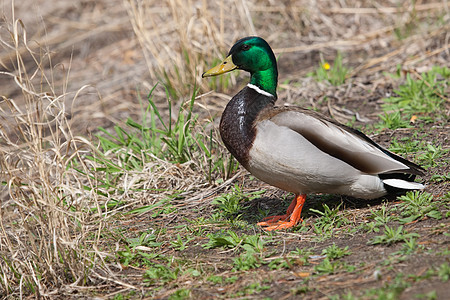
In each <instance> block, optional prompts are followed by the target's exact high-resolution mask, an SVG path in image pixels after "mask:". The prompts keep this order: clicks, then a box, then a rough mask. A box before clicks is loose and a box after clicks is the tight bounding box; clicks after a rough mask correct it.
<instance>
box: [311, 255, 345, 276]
mask: <svg viewBox="0 0 450 300" xmlns="http://www.w3.org/2000/svg"><path fill="white" fill-rule="evenodd" d="M339 268H340V263H339V262H338V261H336V262H332V261H331V260H330V259H329V258H328V257H326V258H324V260H323V261H322V262H321V263H320V264H318V265H317V266H315V267H314V271H316V272H317V273H318V274H333V273H335V272H336V271H337V270H338V269H339Z"/></svg>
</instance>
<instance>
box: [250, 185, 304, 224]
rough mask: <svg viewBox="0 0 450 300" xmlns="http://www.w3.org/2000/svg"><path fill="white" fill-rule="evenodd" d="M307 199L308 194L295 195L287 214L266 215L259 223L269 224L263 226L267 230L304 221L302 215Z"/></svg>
mask: <svg viewBox="0 0 450 300" xmlns="http://www.w3.org/2000/svg"><path fill="white" fill-rule="evenodd" d="M305 200H306V195H304V194H303V195H295V197H294V199H293V200H292V202H291V204H290V205H289V208H288V210H287V212H286V214H285V215H281V216H271V217H266V218H264V219H263V222H259V223H258V225H259V226H267V227H263V229H264V230H267V231H272V230H280V229H286V228H292V227H294V226H295V225H297V224H298V223H299V222H300V221H302V218H301V217H300V215H301V213H302V208H303V204H304V203H305Z"/></svg>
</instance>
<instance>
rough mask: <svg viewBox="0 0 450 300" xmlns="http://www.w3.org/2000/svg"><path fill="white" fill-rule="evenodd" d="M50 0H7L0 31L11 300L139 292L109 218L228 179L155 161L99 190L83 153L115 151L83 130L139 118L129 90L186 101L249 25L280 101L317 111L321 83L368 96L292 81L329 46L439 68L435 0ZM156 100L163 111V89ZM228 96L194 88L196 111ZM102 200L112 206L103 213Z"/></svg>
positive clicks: (2, 175)
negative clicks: (276, 66) (262, 44)
mask: <svg viewBox="0 0 450 300" xmlns="http://www.w3.org/2000/svg"><path fill="white" fill-rule="evenodd" d="M53 2H54V1H44V2H42V3H36V2H35V1H31V0H23V1H21V2H20V3H18V2H17V3H14V2H11V5H12V6H15V7H16V8H15V9H11V8H7V6H8V5H10V4H5V11H4V13H5V15H6V16H5V18H4V22H3V23H2V26H1V28H0V44H1V52H0V66H1V71H0V88H1V93H2V94H1V97H2V98H1V100H0V167H1V171H0V183H1V189H0V197H1V206H0V294H4V295H5V294H6V295H9V296H10V297H11V298H15V297H25V296H27V295H35V296H36V297H45V298H52V297H58V296H61V295H73V294H74V293H75V292H80V291H81V293H83V290H82V289H85V291H86V293H89V292H92V291H96V292H97V293H100V294H102V295H105V294H108V293H109V292H111V293H114V292H115V291H118V290H120V289H122V288H123V289H138V290H139V289H142V290H144V289H145V286H144V284H143V283H142V282H141V281H139V280H141V279H142V278H141V277H139V276H140V275H139V276H138V278H139V280H134V279H127V278H126V277H125V278H123V277H122V275H123V273H121V272H122V271H123V269H122V266H121V265H120V263H119V262H118V261H117V259H116V252H117V249H118V248H119V247H120V246H119V242H117V246H116V245H114V244H113V245H111V244H108V238H107V237H106V238H105V235H107V233H108V232H111V231H114V230H115V229H116V228H118V227H120V224H116V223H115V222H114V221H115V220H116V218H119V220H121V221H122V222H123V218H122V217H121V214H122V213H123V212H126V211H128V210H130V209H132V208H138V207H142V206H145V205H152V204H155V203H158V201H160V200H161V199H164V198H165V197H167V196H170V195H173V191H181V192H182V194H181V196H182V197H184V198H182V199H183V200H179V201H178V202H174V204H175V205H177V206H178V207H190V208H192V206H198V205H201V204H204V203H209V199H207V197H209V196H211V195H213V194H214V193H216V192H218V191H221V189H224V188H228V187H229V186H230V184H231V183H232V182H233V179H235V178H236V177H234V178H232V179H231V180H229V181H226V182H224V183H223V184H222V185H219V186H216V187H214V186H212V185H209V184H208V183H207V181H206V180H205V177H204V174H203V173H202V172H199V171H198V170H194V169H193V168H191V167H190V165H189V164H185V165H175V164H170V163H168V162H166V161H161V160H159V159H157V158H154V160H152V161H150V162H148V163H146V164H145V165H144V166H143V168H142V170H140V171H137V170H136V171H128V172H126V173H123V174H119V175H120V176H117V177H116V178H115V181H114V186H115V188H112V187H111V186H106V187H105V186H104V185H103V183H104V181H105V180H106V179H105V178H106V177H107V175H108V174H105V173H104V172H102V171H98V170H97V168H98V167H101V166H102V165H101V163H98V161H96V160H95V159H88V158H87V156H88V155H91V156H94V157H97V158H99V159H100V157H101V158H102V159H105V158H106V159H109V160H111V161H113V162H115V163H119V162H120V159H119V158H120V155H121V153H123V152H125V151H127V149H121V150H120V151H123V152H120V151H118V152H117V153H106V154H104V156H103V154H99V153H98V150H97V147H98V145H95V144H93V143H94V142H93V140H94V139H91V138H90V137H86V136H89V134H90V132H91V131H95V130H96V128H97V127H98V126H99V125H102V126H105V127H107V128H108V129H110V128H111V125H112V124H116V123H120V122H122V121H123V120H124V119H125V118H126V117H127V116H133V117H136V116H137V115H139V113H138V112H139V109H140V108H139V103H138V101H137V100H136V98H137V95H136V94H137V92H136V86H137V85H139V86H140V89H142V94H144V95H145V94H146V93H147V91H148V90H150V88H151V87H152V86H153V85H154V84H155V82H157V81H162V82H163V83H164V84H166V85H167V86H169V87H171V88H172V89H173V90H174V92H175V93H174V94H173V95H175V94H176V95H179V96H180V95H181V96H182V97H186V96H187V95H190V94H191V93H192V90H193V87H194V86H197V87H200V88H201V89H202V91H204V92H206V91H208V90H209V89H210V88H209V85H208V84H210V83H208V82H207V81H205V80H201V78H200V77H201V73H202V72H203V71H205V69H207V68H208V67H211V64H213V63H214V61H217V58H222V56H223V55H224V54H225V53H226V51H228V48H229V47H230V46H231V45H232V44H233V42H234V41H235V40H236V39H237V38H240V37H242V36H246V35H250V34H258V35H262V36H264V37H265V38H266V39H267V40H268V41H269V42H270V43H271V44H273V45H274V48H275V52H276V53H277V54H279V55H280V68H281V69H283V70H285V72H283V73H282V74H281V76H282V78H281V80H280V81H281V82H283V81H284V80H290V81H291V82H293V83H295V84H292V85H291V84H282V90H281V91H280V94H279V96H280V99H283V100H281V101H285V102H288V103H293V102H298V101H299V100H298V99H299V98H301V99H304V98H307V99H308V100H307V101H310V102H311V104H312V106H316V105H318V106H320V104H316V103H315V102H314V101H315V100H321V99H323V97H324V96H326V94H327V91H328V95H331V94H332V95H336V96H337V97H341V96H342V97H341V98H342V99H345V98H346V97H350V96H349V94H350V93H351V92H349V90H351V89H352V90H356V91H358V92H360V91H361V90H362V91H363V92H364V91H366V90H365V87H364V86H363V84H362V83H361V81H362V80H361V81H355V82H356V83H355V84H354V85H352V84H353V83H352V82H351V83H349V84H348V85H346V86H344V87H339V88H336V89H335V90H326V89H327V88H329V87H325V86H323V85H321V84H320V83H314V82H312V81H311V79H310V78H308V79H303V77H304V75H305V74H306V73H307V72H308V71H310V70H312V69H313V68H315V67H316V66H317V63H318V57H319V51H320V53H321V54H322V55H324V57H325V58H326V59H332V58H333V57H334V55H335V52H336V50H341V51H343V52H344V53H348V55H347V56H346V61H345V63H346V64H348V65H351V66H352V67H353V68H354V74H358V75H360V76H364V79H366V78H375V80H374V81H377V80H378V81H379V80H380V78H379V77H377V75H374V74H378V73H380V72H381V71H389V72H393V71H395V69H396V65H397V64H399V63H401V64H402V65H403V66H404V67H405V68H416V67H427V66H428V65H430V64H438V65H439V64H440V65H447V66H449V63H448V57H449V56H450V54H449V39H450V37H449V32H450V26H449V23H450V21H449V14H448V4H447V2H446V1H443V2H419V1H417V3H416V5H412V4H411V2H409V1H405V2H404V3H403V4H402V5H398V4H397V2H396V1H381V2H376V3H374V2H373V1H347V2H346V3H347V6H346V7H343V6H341V5H340V4H338V3H331V4H330V2H329V1H298V2H294V1H281V0H279V1H272V2H270V4H267V3H266V2H265V1H239V0H230V1H226V2H224V1H217V2H211V1H187V0H167V1H162V2H161V1H152V0H149V1H133V0H130V1H127V0H125V1H123V2H122V1H118V0H116V1H93V2H89V1H87V2H80V3H78V2H77V3H75V4H74V3H73V2H72V1H56V2H54V3H53ZM29 7H33V8H36V7H38V8H39V9H36V10H34V9H29ZM180 7H183V8H184V9H179V8H180ZM11 12H12V13H11ZM445 12H447V14H445ZM41 16H42V21H40V20H39V18H40V17H41ZM427 19H429V20H431V21H429V22H428V21H427ZM36 20H37V21H36ZM44 25H45V26H44ZM133 33H134V35H133ZM400 37H401V38H400ZM427 60H429V61H430V62H427ZM293 61H295V62H296V64H293V63H292V62H293ZM237 76H242V75H233V77H231V78H230V79H229V80H231V81H232V82H233V83H235V80H236V77H237ZM378 84H379V83H378V82H376V83H375V84H374V89H375V88H376V87H377V85H378ZM380 84H381V83H380ZM363 92H361V94H363ZM155 97H156V101H157V102H158V103H159V104H160V106H161V107H164V106H163V105H165V101H166V99H165V91H164V89H163V88H162V87H161V88H159V89H157V90H156V91H155ZM182 97H181V98H182ZM228 98H229V97H228V96H226V95H222V94H219V93H211V94H208V95H207V96H203V97H200V98H199V99H198V102H196V105H197V107H196V112H198V113H199V114H200V115H201V116H202V117H205V118H212V117H213V116H215V115H217V114H218V112H220V111H221V110H222V108H223V106H224V102H226V101H225V100H226V99H228ZM175 100H178V99H175ZM302 101H303V100H302ZM305 101H306V100H305ZM179 102H180V103H181V102H182V101H179ZM312 102H314V103H312ZM320 108H324V109H325V110H326V109H328V108H329V106H328V107H320ZM329 110H330V112H332V109H331V108H330V109H329ZM136 118H137V117H136ZM205 199H206V200H205ZM194 200H195V201H194ZM111 201H122V202H123V203H124V204H123V205H122V206H119V207H112V208H110V207H109V206H108V203H110V202H111ZM127 218H128V221H129V222H132V221H133V219H131V220H130V218H133V217H127ZM137 221H139V220H138V219H137ZM147 221H148V220H147ZM143 226H145V227H147V228H148V227H151V226H152V223H151V222H150V223H147V224H144V225H143ZM105 232H106V233H105ZM103 239H105V240H106V241H104V240H103ZM116 247H117V248H116ZM166 293H167V291H166ZM62 297H63V296H62Z"/></svg>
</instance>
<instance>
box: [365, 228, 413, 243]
mask: <svg viewBox="0 0 450 300" xmlns="http://www.w3.org/2000/svg"><path fill="white" fill-rule="evenodd" d="M416 237H419V235H418V234H417V233H407V232H406V231H404V230H403V226H399V227H397V228H395V229H394V228H392V227H389V226H387V225H385V226H384V232H383V235H377V236H375V237H374V238H373V239H371V240H370V243H371V244H373V245H376V244H386V245H392V244H395V243H398V242H405V241H407V240H408V239H410V238H416Z"/></svg>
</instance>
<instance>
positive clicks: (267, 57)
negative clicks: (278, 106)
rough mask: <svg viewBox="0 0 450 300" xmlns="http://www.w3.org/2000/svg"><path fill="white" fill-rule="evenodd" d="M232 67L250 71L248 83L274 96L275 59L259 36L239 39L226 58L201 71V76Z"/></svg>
mask: <svg viewBox="0 0 450 300" xmlns="http://www.w3.org/2000/svg"><path fill="white" fill-rule="evenodd" d="M234 69H240V70H244V71H247V72H250V75H251V79H250V83H251V84H253V85H255V86H257V87H258V88H260V89H262V90H263V91H266V92H268V93H270V94H272V95H274V96H275V97H276V88H277V80H278V79H277V77H278V71H277V61H276V59H275V55H274V54H273V51H272V49H271V48H270V46H269V44H268V43H267V42H266V41H265V40H263V39H262V38H260V37H254V36H251V37H246V38H243V39H240V40H239V41H237V42H236V44H234V45H233V47H231V49H230V52H229V53H228V56H227V58H226V59H225V60H224V61H223V62H222V63H221V64H219V65H218V66H216V67H214V68H212V69H211V70H209V71H207V72H205V73H203V77H208V76H215V75H220V74H223V73H226V72H229V71H232V70H234Z"/></svg>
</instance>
